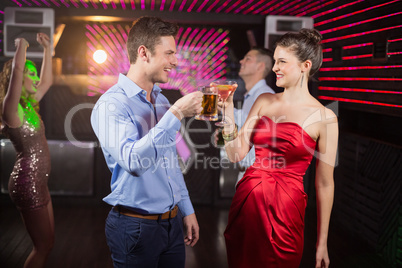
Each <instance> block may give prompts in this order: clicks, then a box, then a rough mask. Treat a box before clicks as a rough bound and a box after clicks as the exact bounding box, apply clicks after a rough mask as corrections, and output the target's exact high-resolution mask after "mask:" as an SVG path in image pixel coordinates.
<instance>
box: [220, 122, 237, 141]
mask: <svg viewBox="0 0 402 268" xmlns="http://www.w3.org/2000/svg"><path fill="white" fill-rule="evenodd" d="M237 134H238V133H237V125H236V124H235V128H234V130H233V132H232V133H229V134H226V133H225V132H224V131H223V130H222V137H223V139H224V140H225V141H232V140H234V139H236V138H237Z"/></svg>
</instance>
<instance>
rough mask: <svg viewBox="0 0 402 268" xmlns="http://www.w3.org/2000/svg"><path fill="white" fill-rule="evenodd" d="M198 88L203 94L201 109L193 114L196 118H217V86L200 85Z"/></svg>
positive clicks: (212, 119) (213, 119)
mask: <svg viewBox="0 0 402 268" xmlns="http://www.w3.org/2000/svg"><path fill="white" fill-rule="evenodd" d="M199 90H200V91H201V92H202V94H204V96H203V98H202V111H201V113H200V114H198V115H196V116H195V119H198V120H207V121H216V120H218V88H217V87H216V86H201V87H199Z"/></svg>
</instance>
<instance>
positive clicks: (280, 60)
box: [272, 46, 302, 88]
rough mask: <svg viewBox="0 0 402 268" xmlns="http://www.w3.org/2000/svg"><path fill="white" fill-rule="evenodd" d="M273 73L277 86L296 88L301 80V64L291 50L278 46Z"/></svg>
mask: <svg viewBox="0 0 402 268" xmlns="http://www.w3.org/2000/svg"><path fill="white" fill-rule="evenodd" d="M272 71H273V72H274V73H275V74H276V85H277V86H278V87H283V88H289V87H294V86H296V85H297V84H298V83H299V80H300V78H301V74H302V70H301V62H300V61H299V60H298V59H297V57H296V55H295V54H294V53H293V52H292V51H291V50H290V49H289V48H285V47H281V46H277V47H276V49H275V53H274V66H273V67H272Z"/></svg>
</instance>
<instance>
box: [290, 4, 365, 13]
mask: <svg viewBox="0 0 402 268" xmlns="http://www.w3.org/2000/svg"><path fill="white" fill-rule="evenodd" d="M362 1H364V0H362ZM335 2H338V0H332V1H328V2H326V3H325V4H322V5H319V6H317V7H315V8H312V9H309V10H306V9H307V8H308V7H310V6H314V5H316V4H317V3H316V2H314V3H312V4H310V5H309V6H306V7H305V8H302V9H301V10H306V11H303V12H301V13H297V12H299V11H300V10H297V11H295V12H292V13H290V14H289V15H294V14H295V13H296V16H298V17H300V16H303V15H305V14H307V13H311V12H313V11H316V10H318V9H320V8H323V7H325V6H328V5H331V4H333V3H335Z"/></svg>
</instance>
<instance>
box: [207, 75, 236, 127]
mask: <svg viewBox="0 0 402 268" xmlns="http://www.w3.org/2000/svg"><path fill="white" fill-rule="evenodd" d="M211 86H216V87H217V88H218V95H219V98H220V99H221V100H222V101H223V102H225V101H226V100H227V98H228V97H229V96H230V94H232V93H233V92H234V91H236V88H237V82H236V81H214V82H212V83H211ZM226 124H228V122H227V121H226V120H225V104H223V114H222V121H220V122H217V123H215V125H217V126H219V127H223V126H224V125H226Z"/></svg>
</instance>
